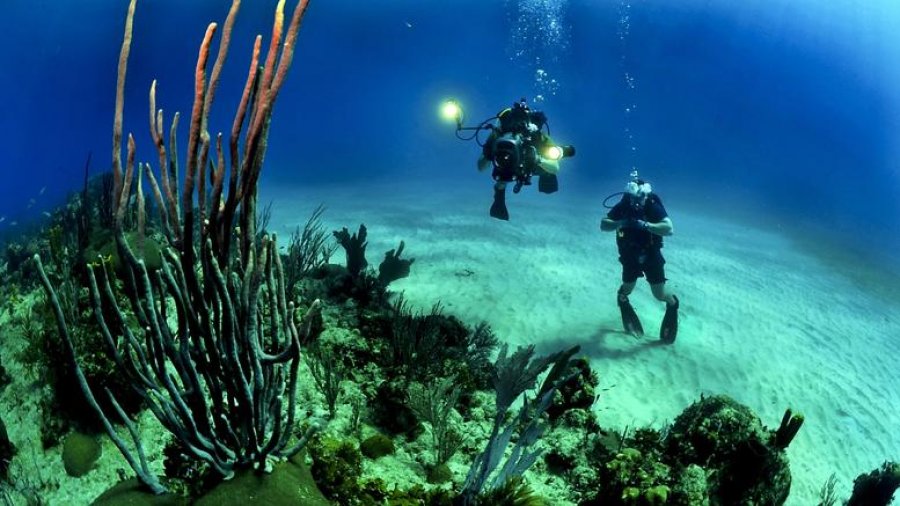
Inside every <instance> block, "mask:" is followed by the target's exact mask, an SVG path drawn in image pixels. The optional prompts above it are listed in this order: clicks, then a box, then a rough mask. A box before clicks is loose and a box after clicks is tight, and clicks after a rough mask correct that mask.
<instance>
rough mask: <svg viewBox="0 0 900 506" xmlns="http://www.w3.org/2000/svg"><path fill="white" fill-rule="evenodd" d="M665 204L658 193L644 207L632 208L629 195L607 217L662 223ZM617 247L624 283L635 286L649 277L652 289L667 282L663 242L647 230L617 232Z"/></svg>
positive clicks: (650, 197) (616, 219)
mask: <svg viewBox="0 0 900 506" xmlns="http://www.w3.org/2000/svg"><path fill="white" fill-rule="evenodd" d="M668 216H669V215H668V213H666V208H665V207H663V203H662V200H660V198H659V196H658V195H656V194H655V193H651V194H650V195H648V196H647V200H646V202H645V203H644V206H643V207H640V208H636V207H634V206H632V197H631V196H630V195H628V194H625V196H623V197H622V200H620V201H619V203H618V204H616V205H615V206H613V208H612V209H610V210H609V213H607V214H606V217H607V218H609V219H611V220H615V221H619V220H643V221H646V222H647V223H659V222H661V221H662V220H664V219H666V217H668ZM616 245H617V246H618V247H619V262H621V263H622V282H624V283H634V282H635V281H637V279H638V278H640V277H643V276H645V275H646V277H647V281H648V282H649V283H650V284H651V285H656V284H659V283H663V282H665V281H666V271H665V264H666V260H665V258H663V256H662V251H660V250H661V249H662V247H663V238H662V237H660V236H658V235H656V234H652V233H650V232H649V231H647V230H640V229H636V228H620V229H619V230H618V231H616Z"/></svg>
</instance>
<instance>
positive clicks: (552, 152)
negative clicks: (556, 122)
mask: <svg viewBox="0 0 900 506" xmlns="http://www.w3.org/2000/svg"><path fill="white" fill-rule="evenodd" d="M570 156H575V146H550V147H549V148H547V149H546V150H544V158H548V159H550V160H562V159H563V158H566V157H570Z"/></svg>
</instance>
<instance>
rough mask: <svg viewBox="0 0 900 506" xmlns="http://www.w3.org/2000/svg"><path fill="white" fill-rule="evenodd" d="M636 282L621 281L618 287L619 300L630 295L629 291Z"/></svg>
mask: <svg viewBox="0 0 900 506" xmlns="http://www.w3.org/2000/svg"><path fill="white" fill-rule="evenodd" d="M636 284H637V283H636V282H635V281H632V282H630V283H625V282H623V283H622V286H620V287H619V300H623V299H624V300H628V296H629V295H631V292H632V291H634V287H635V285H636Z"/></svg>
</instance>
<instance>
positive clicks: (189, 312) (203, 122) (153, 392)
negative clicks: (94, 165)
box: [35, 0, 319, 493]
mask: <svg viewBox="0 0 900 506" xmlns="http://www.w3.org/2000/svg"><path fill="white" fill-rule="evenodd" d="M284 3H285V2H284V0H281V1H279V2H278V5H277V7H276V10H275V21H274V23H273V27H272V36H271V41H270V44H269V48H268V52H267V54H266V55H265V59H264V61H260V56H261V46H262V38H261V37H260V36H257V37H256V40H255V43H254V46H253V53H252V58H251V62H250V67H249V73H248V76H247V81H246V84H245V86H244V91H243V94H242V97H241V101H240V104H239V106H238V108H237V111H236V113H235V116H234V122H233V125H232V128H231V133H230V138H229V139H228V145H227V148H226V147H225V146H223V139H222V135H221V134H219V135H217V136H216V137H215V139H212V138H211V137H210V134H209V132H208V130H207V128H208V124H207V121H208V118H209V113H210V109H211V107H212V104H213V102H214V98H215V93H216V88H217V86H218V84H219V77H220V74H221V70H222V66H223V64H224V63H225V59H226V56H227V54H228V46H229V43H230V36H231V29H232V26H233V24H234V21H235V18H236V16H237V13H238V10H239V8H240V4H241V2H240V0H233V2H232V5H231V9H230V11H229V13H228V17H227V18H226V21H225V24H224V25H223V27H222V35H221V39H220V41H219V47H218V54H217V56H216V58H215V61H214V63H213V65H212V69H211V71H210V73H209V75H207V64H208V63H209V59H210V46H211V44H212V41H213V37H214V35H215V34H216V32H217V31H218V26H217V25H216V24H215V23H212V24H210V25H209V27H208V28H207V30H206V33H205V36H204V38H203V41H202V43H201V44H200V51H199V56H198V59H197V66H196V74H195V77H196V81H195V82H196V85H195V95H194V102H193V111H192V114H191V120H190V129H189V136H188V142H187V146H188V149H187V161H186V163H185V166H184V170H185V174H184V177H183V187H181V188H179V186H180V182H181V180H182V179H181V177H180V176H179V173H178V172H179V169H178V166H179V165H178V160H177V157H176V154H175V153H176V146H175V138H176V129H177V125H178V115H177V114H176V115H175V116H174V118H173V120H172V125H171V128H170V135H169V141H168V143H166V142H165V137H166V136H165V133H164V128H163V112H162V110H158V109H157V108H156V98H155V95H156V82H154V83H153V84H152V85H151V87H150V134H151V137H152V139H153V143H154V147H155V148H156V152H157V154H158V157H159V169H158V174H159V175H158V176H156V175H155V174H154V171H153V170H151V169H150V167H149V164H148V165H143V164H140V163H138V164H137V166H136V165H135V141H134V138H133V137H132V136H131V135H129V136H128V139H127V156H126V162H125V166H124V170H123V165H122V160H121V158H122V157H121V145H122V124H123V103H124V89H125V76H126V70H127V62H128V55H129V52H130V48H131V39H132V27H133V19H134V12H135V0H132V1H131V3H130V5H129V8H128V15H127V19H126V23H125V36H124V41H123V43H122V49H121V53H120V57H119V67H118V82H117V88H116V108H115V120H114V126H113V177H114V185H113V186H114V188H113V196H112V197H113V202H114V205H115V217H114V222H113V232H114V235H115V239H116V245H117V249H118V253H119V257H120V258H121V262H120V265H119V266H118V268H116V269H113V267H112V266H111V264H109V263H108V262H105V261H103V260H102V259H101V260H99V261H97V262H93V263H92V264H91V265H89V266H88V267H89V268H88V282H89V287H90V292H91V295H92V300H93V305H94V313H95V315H96V318H97V321H98V324H99V327H100V330H101V334H102V338H103V339H104V340H105V342H106V343H107V345H108V348H109V352H110V354H111V356H112V357H113V359H114V360H115V362H116V364H117V367H118V368H119V369H120V371H121V373H122V374H126V375H128V378H129V381H130V382H131V383H132V385H133V386H134V388H135V389H136V390H137V391H138V392H139V393H140V395H141V396H142V397H143V398H144V400H145V401H146V404H147V405H148V406H149V409H150V410H151V411H152V412H153V414H154V415H155V416H156V418H158V419H159V421H160V422H161V423H162V425H163V426H164V427H165V428H166V429H167V430H169V431H170V432H171V433H172V434H173V435H174V437H175V438H176V439H177V440H178V442H179V443H180V444H181V445H182V446H183V447H184V448H185V449H186V451H187V452H188V453H189V454H190V456H191V457H192V458H194V459H197V460H200V461H203V462H205V463H207V464H208V465H209V466H210V467H212V468H213V469H215V470H216V471H217V472H218V473H220V474H221V475H223V476H226V477H227V476H230V475H232V474H233V473H234V472H235V471H236V470H239V469H242V468H251V467H253V468H257V469H267V468H268V467H269V464H270V459H272V458H284V457H289V456H291V455H293V454H295V453H296V452H298V451H299V450H300V449H302V448H303V446H304V445H305V443H306V441H307V440H308V438H309V436H310V435H311V432H312V430H313V429H312V428H310V429H307V430H306V432H305V433H304V434H302V435H300V436H299V438H297V439H296V440H293V439H292V436H293V434H294V430H295V425H296V420H295V408H296V406H295V398H296V396H295V390H296V388H297V369H298V366H299V362H300V346H301V343H302V342H304V341H306V340H310V339H314V338H315V335H313V334H315V333H316V331H315V330H314V329H315V328H318V326H317V325H313V322H314V320H315V319H316V318H318V312H319V310H318V303H317V302H314V303H313V304H312V305H310V307H308V308H307V309H306V311H305V312H304V311H301V310H300V309H299V308H296V307H295V306H294V304H293V303H292V302H289V301H288V300H287V297H286V295H285V287H286V285H285V282H284V275H283V270H282V265H281V260H280V258H279V255H278V251H277V248H276V242H275V238H274V237H271V238H270V237H268V236H262V237H259V238H258V237H257V235H256V230H255V227H256V207H257V185H258V182H259V176H260V171H261V170H262V165H263V159H264V157H265V153H266V147H267V136H268V131H269V124H270V119H271V116H272V109H273V106H274V104H275V100H276V98H277V97H278V93H279V91H280V89H281V87H282V85H283V84H284V81H285V77H286V76H287V72H288V69H289V68H290V66H291V62H292V59H293V54H294V47H295V43H296V40H297V35H298V32H299V29H300V23H301V20H302V18H303V16H304V13H305V12H306V7H307V4H308V0H300V1H299V3H298V4H297V5H296V7H295V8H294V11H293V14H292V16H291V18H290V20H289V22H288V24H287V26H286V27H285V16H284ZM285 28H286V31H285ZM245 125H246V132H245V135H243V137H242V130H243V129H244V128H245ZM242 140H243V142H242ZM226 149H227V153H226ZM226 158H228V159H229V160H228V163H227V164H226ZM207 173H208V174H209V175H208V176H207ZM142 174H146V177H147V178H148V180H149V182H150V185H151V189H152V198H153V199H154V201H155V204H156V205H155V208H156V210H157V212H158V215H159V216H158V220H159V227H160V229H161V232H162V234H163V236H164V240H163V242H164V245H165V248H164V251H163V261H162V263H161V266H159V268H156V269H153V268H151V267H150V266H149V265H148V264H147V263H145V261H144V258H143V252H142V248H141V247H140V244H139V243H138V244H132V243H131V242H129V240H128V238H127V237H126V230H125V228H126V227H127V224H126V223H127V222H126V220H125V216H126V213H131V214H136V215H137V217H138V219H137V220H136V224H137V227H138V235H137V236H138V237H143V234H144V227H145V225H146V223H147V219H146V210H145V205H146V203H145V199H144V191H143V188H142V179H143V178H142ZM35 260H36V261H37V264H38V266H39V268H40V271H41V277H42V280H43V284H44V288H45V291H46V292H47V295H48V300H49V301H50V303H51V305H52V307H53V309H54V311H55V316H56V320H57V324H58V328H59V332H60V334H61V336H62V338H63V340H64V342H65V343H66V348H67V351H68V354H69V357H70V359H71V360H72V361H73V362H74V361H75V353H74V349H73V346H72V341H71V339H70V335H69V330H68V327H67V322H66V319H65V316H64V315H63V313H62V311H61V309H60V303H59V299H58V298H57V296H56V293H55V290H54V287H53V286H52V285H51V284H50V282H49V281H48V279H47V276H46V274H44V272H43V267H42V266H41V262H40V258H39V257H36V258H35ZM123 288H124V289H123ZM125 298H127V303H122V300H123V299H125ZM301 312H302V313H304V315H303V317H302V318H300V316H299V313H301ZM75 367H76V369H78V366H77V364H75ZM77 377H78V379H79V382H80V384H81V387H82V390H83V391H84V393H85V395H86V397H87V399H88V401H89V403H90V404H91V406H92V407H93V408H94V410H96V411H97V412H98V414H99V416H100V418H101V419H102V421H103V423H104V425H105V427H106V430H107V432H108V433H109V435H110V437H112V439H113V440H114V442H115V443H116V445H117V447H118V448H119V450H120V451H121V452H122V454H123V455H124V456H125V458H126V459H127V460H128V463H129V464H130V465H131V467H132V468H133V469H134V471H135V473H136V474H137V476H138V478H139V479H140V480H141V482H143V483H144V484H145V485H146V486H147V487H149V488H150V489H151V490H152V491H153V492H155V493H162V492H164V491H165V489H164V487H163V486H162V484H161V483H160V481H159V480H158V478H157V477H156V476H154V475H153V474H152V473H151V471H150V470H149V467H148V463H147V459H146V455H145V451H144V449H143V446H142V444H141V439H140V434H139V433H138V431H137V429H136V428H135V427H134V426H133V424H132V422H131V421H130V420H129V419H128V417H127V416H124V413H122V411H121V409H120V408H119V407H118V403H117V402H116V401H115V399H114V398H112V395H111V394H109V392H107V394H108V395H109V396H110V397H111V403H112V405H113V406H114V407H115V408H116V410H117V411H119V415H120V416H119V417H120V418H121V419H122V422H123V423H124V424H125V426H126V428H127V429H128V431H129V432H130V435H131V439H132V440H133V443H134V449H133V450H132V449H130V448H129V447H128V445H126V444H125V442H124V441H123V440H122V438H120V437H119V436H118V435H117V433H116V431H115V430H114V428H113V426H112V425H111V422H110V420H109V417H108V416H106V414H104V413H103V411H102V409H101V408H100V406H99V404H98V402H97V401H96V398H95V396H94V394H93V392H92V391H91V388H90V387H89V385H88V384H87V382H86V380H85V377H84V374H83V373H82V372H81V370H80V369H78V372H77ZM314 426H315V424H310V427H314Z"/></svg>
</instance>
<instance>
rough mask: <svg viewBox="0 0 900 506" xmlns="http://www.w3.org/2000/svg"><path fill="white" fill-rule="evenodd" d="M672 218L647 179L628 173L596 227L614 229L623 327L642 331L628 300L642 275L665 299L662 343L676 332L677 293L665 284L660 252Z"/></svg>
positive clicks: (660, 296)
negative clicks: (618, 196) (617, 198)
mask: <svg viewBox="0 0 900 506" xmlns="http://www.w3.org/2000/svg"><path fill="white" fill-rule="evenodd" d="M672 228H673V226H672V220H671V219H670V218H669V215H668V213H667V212H666V208H665V207H663V203H662V200H661V199H660V198H659V196H658V195H657V194H655V193H653V191H652V188H651V186H650V184H649V183H647V182H645V181H644V180H642V179H640V178H639V177H638V175H637V172H636V171H635V172H633V173H632V181H631V182H629V183H628V185H626V187H625V193H624V194H623V195H622V199H621V200H620V201H619V202H618V203H617V204H616V205H615V206H613V207H612V209H610V211H609V212H608V213H607V215H606V217H605V218H603V220H602V221H601V222H600V230H603V231H605V232H612V231H615V232H616V245H617V246H618V249H619V262H621V264H622V286H621V287H619V293H618V304H619V308H620V310H621V312H622V323H623V325H624V326H625V330H626V331H628V332H630V333H632V334H636V335H643V333H644V330H643V327H642V326H641V322H640V320H639V319H638V317H637V314H636V313H635V312H634V308H632V307H631V303H630V302H629V301H628V295H629V294H631V291H632V290H633V289H634V285H635V283H636V282H637V279H638V278H640V277H644V276H646V278H647V282H648V283H650V289H651V291H652V292H653V296H654V297H656V299H657V300H660V301H664V302H665V303H666V314H665V316H664V317H663V321H662V325H661V327H660V332H659V338H660V340H661V341H663V342H665V343H673V342H675V336H676V334H677V333H678V305H679V303H678V297H676V296H675V295H674V294H672V293H671V292H669V291H668V289H667V288H666V273H665V263H666V260H665V259H664V258H663V256H662V251H661V249H662V247H663V237H664V236H668V235H672Z"/></svg>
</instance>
